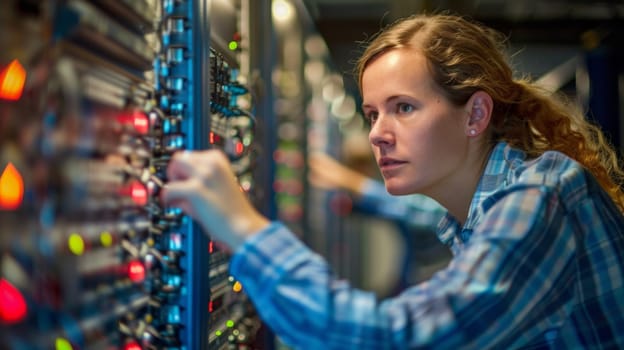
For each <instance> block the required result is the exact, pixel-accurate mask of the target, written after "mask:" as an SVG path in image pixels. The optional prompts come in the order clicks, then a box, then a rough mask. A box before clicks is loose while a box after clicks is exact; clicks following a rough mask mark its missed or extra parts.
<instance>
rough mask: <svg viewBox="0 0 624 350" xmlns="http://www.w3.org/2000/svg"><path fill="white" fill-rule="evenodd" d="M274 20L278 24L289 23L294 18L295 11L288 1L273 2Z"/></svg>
mask: <svg viewBox="0 0 624 350" xmlns="http://www.w3.org/2000/svg"><path fill="white" fill-rule="evenodd" d="M272 12H273V19H274V20H275V21H277V22H287V21H289V20H291V19H292V18H293V14H294V12H295V11H294V9H293V6H292V4H291V3H290V2H289V1H287V0H273V4H272Z"/></svg>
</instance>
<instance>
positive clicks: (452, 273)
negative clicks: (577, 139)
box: [230, 143, 624, 350]
mask: <svg viewBox="0 0 624 350" xmlns="http://www.w3.org/2000/svg"><path fill="white" fill-rule="evenodd" d="M438 234H439V237H440V239H441V240H442V241H443V242H445V243H446V244H448V245H449V246H450V248H451V249H452V251H453V253H454V258H453V260H452V261H451V262H450V264H449V265H448V267H447V268H446V269H444V270H442V271H440V272H438V273H436V274H435V275H434V276H433V277H432V278H431V279H430V280H429V281H427V282H424V283H422V284H419V285H416V286H413V287H411V288H408V289H406V290H405V291H404V292H403V293H402V294H400V295H399V296H397V297H394V298H391V299H387V300H383V301H382V300H378V299H377V297H376V296H375V294H374V293H370V292H366V291H362V290H357V289H354V288H352V287H351V286H350V285H349V284H348V283H347V282H346V281H343V280H339V279H336V278H335V277H334V276H333V275H332V272H331V271H330V267H329V266H328V264H327V263H326V262H325V260H324V259H323V258H321V257H320V256H318V255H316V254H315V253H313V252H312V251H311V250H310V249H308V248H307V247H306V246H305V245H304V244H303V243H302V242H301V241H299V240H298V239H297V238H296V237H295V236H294V235H293V234H292V233H291V232H290V231H289V230H288V229H287V228H286V227H285V226H284V225H282V224H281V223H279V222H273V223H272V224H271V225H270V226H269V227H268V228H266V229H264V230H263V231H261V232H259V233H258V234H257V235H255V236H253V237H251V238H249V239H248V240H247V241H246V242H245V244H244V245H243V246H242V247H240V249H239V250H238V251H237V252H236V254H234V256H233V259H232V261H231V266H230V269H231V273H232V275H234V276H235V277H236V278H237V279H238V280H240V281H241V283H242V284H243V286H244V288H245V289H246V291H247V293H248V295H249V296H250V297H251V299H252V300H253V301H254V304H255V305H256V307H257V310H258V312H259V313H260V315H261V316H262V317H263V319H264V320H265V321H266V322H267V324H268V325H269V326H270V327H271V328H272V329H273V330H274V331H275V332H276V334H277V335H279V336H280V338H281V339H282V340H284V341H285V342H286V343H288V344H292V345H293V346H294V347H296V348H301V349H407V348H412V349H415V348H432V349H460V348H462V349H505V350H507V349H519V348H530V349H543V348H544V349H546V348H552V349H614V348H624V253H623V252H624V217H623V216H622V214H621V213H620V211H619V210H618V209H617V207H616V206H615V205H614V204H613V202H612V201H611V200H610V198H609V197H608V196H607V194H605V192H604V191H602V190H601V188H600V187H599V185H598V184H597V183H596V181H595V180H594V179H593V178H592V177H591V176H590V175H589V174H588V173H587V171H585V170H583V168H582V167H581V166H580V165H578V164H577V163H576V162H574V161H572V160H571V159H569V158H568V157H566V156H564V155H562V154H560V153H557V152H547V153H545V154H544V155H542V156H541V157H539V158H537V159H533V160H527V159H525V156H524V154H523V153H522V152H520V151H518V150H514V149H512V148H510V147H508V146H507V145H505V144H504V143H501V144H498V145H497V146H496V147H495V148H494V150H493V152H492V154H491V156H490V159H489V162H488V164H487V166H486V169H485V171H484V174H483V176H482V178H481V180H480V182H479V184H478V188H477V191H476V193H475V195H474V198H473V200H472V203H471V206H470V211H469V215H468V218H467V221H466V223H465V225H464V226H463V227H460V225H459V224H458V222H457V221H456V220H454V219H453V218H452V217H450V216H448V215H447V216H446V217H445V218H443V219H442V221H441V223H440V226H439V231H438Z"/></svg>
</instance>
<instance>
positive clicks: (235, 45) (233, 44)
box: [228, 40, 238, 51]
mask: <svg viewBox="0 0 624 350" xmlns="http://www.w3.org/2000/svg"><path fill="white" fill-rule="evenodd" d="M228 48H229V49H230V50H232V51H234V50H236V49H238V43H237V42H236V41H234V40H232V41H230V43H229V44H228Z"/></svg>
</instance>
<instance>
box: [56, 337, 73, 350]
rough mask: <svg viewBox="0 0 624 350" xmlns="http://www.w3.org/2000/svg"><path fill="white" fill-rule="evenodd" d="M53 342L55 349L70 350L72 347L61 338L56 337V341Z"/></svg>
mask: <svg viewBox="0 0 624 350" xmlns="http://www.w3.org/2000/svg"><path fill="white" fill-rule="evenodd" d="M54 343H55V344H54V345H55V349H56V350H72V349H73V347H72V346H71V344H70V343H69V342H68V341H67V340H66V339H63V338H56V341H55V342H54Z"/></svg>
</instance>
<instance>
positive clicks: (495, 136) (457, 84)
mask: <svg viewBox="0 0 624 350" xmlns="http://www.w3.org/2000/svg"><path fill="white" fill-rule="evenodd" d="M506 42H507V40H506V38H505V37H504V36H503V35H502V34H501V33H499V32H497V31H495V30H493V29H490V28H488V27H486V26H483V25H481V24H479V23H476V22H474V21H471V20H468V19H466V18H463V17H461V16H455V15H448V14H420V15H414V16H411V17H408V18H405V19H402V20H399V21H398V22H396V23H394V24H392V25H390V26H389V27H388V28H386V29H384V30H382V31H381V32H379V33H378V34H377V35H376V36H374V37H373V38H372V40H371V41H370V42H369V43H367V46H366V49H365V51H364V53H363V54H362V55H361V56H360V58H359V59H358V61H357V63H356V67H355V74H356V76H357V79H358V85H359V87H360V93H361V92H362V91H361V89H362V84H361V83H362V74H363V72H364V70H365V69H366V67H367V65H368V64H369V63H370V62H371V61H372V60H374V59H375V58H377V57H379V55H381V54H383V53H384V52H387V51H389V50H392V49H400V48H412V49H415V50H418V52H420V53H421V54H423V55H424V56H425V57H426V59H427V62H428V64H429V70H430V72H431V74H432V77H433V80H434V81H435V82H436V84H437V85H438V86H439V87H440V88H441V91H442V93H443V94H444V95H445V96H446V97H447V98H448V99H449V101H451V102H452V103H453V104H455V105H457V106H460V105H463V104H465V103H466V102H467V101H468V99H469V98H470V97H471V96H472V94H473V93H475V92H476V91H479V90H482V91H485V92H487V93H488V94H489V95H490V96H491V97H492V99H493V101H494V108H493V111H492V118H491V122H490V140H489V141H490V143H491V145H490V146H493V145H494V144H495V143H497V142H499V141H506V142H507V143H509V144H510V145H512V146H514V147H517V148H520V149H522V150H523V151H525V152H526V153H527V154H528V155H529V156H531V157H535V156H538V155H540V154H542V153H544V152H545V151H547V150H557V151H560V152H562V153H564V154H566V155H568V156H569V157H571V158H573V159H575V160H576V161H578V162H579V163H581V164H582V165H583V166H584V167H585V168H586V169H588V170H589V171H590V172H591V173H592V174H593V175H594V176H595V177H596V178H597V180H598V182H599V183H600V185H601V186H602V188H603V189H604V190H606V191H607V193H609V195H610V196H611V198H613V200H614V201H615V203H616V204H617V205H618V207H619V208H620V210H621V211H623V212H624V192H623V191H622V187H621V185H622V183H623V182H624V170H623V169H622V167H621V165H620V163H619V160H618V157H617V154H616V152H615V151H614V149H613V148H612V147H611V146H610V145H609V143H608V142H607V141H606V139H605V137H604V135H603V133H602V131H601V130H600V128H599V127H597V126H596V125H593V124H592V123H590V122H588V121H587V120H586V119H585V118H584V115H583V113H582V111H581V110H580V109H579V108H578V106H577V105H576V104H574V103H570V101H568V100H567V99H566V98H565V96H563V95H561V94H553V93H552V92H550V91H546V90H544V89H542V88H540V87H539V86H537V85H536V84H533V83H532V82H531V81H530V80H529V79H528V78H521V79H515V78H514V77H513V71H512V68H511V65H510V63H509V58H508V56H507V55H506V51H507V47H506V46H505V45H506Z"/></svg>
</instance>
